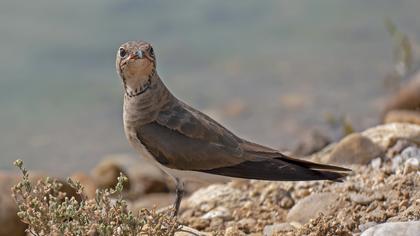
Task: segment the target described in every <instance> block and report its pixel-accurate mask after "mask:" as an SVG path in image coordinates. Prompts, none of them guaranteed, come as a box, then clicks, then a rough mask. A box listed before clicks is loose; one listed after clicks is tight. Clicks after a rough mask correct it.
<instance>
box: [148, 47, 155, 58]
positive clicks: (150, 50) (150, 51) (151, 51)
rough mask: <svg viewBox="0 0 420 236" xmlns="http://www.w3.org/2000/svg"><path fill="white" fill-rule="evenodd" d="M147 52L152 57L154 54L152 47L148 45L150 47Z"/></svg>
mask: <svg viewBox="0 0 420 236" xmlns="http://www.w3.org/2000/svg"><path fill="white" fill-rule="evenodd" d="M149 54H150V56H152V57H154V56H155V52H154V51H153V48H152V47H150V49H149Z"/></svg>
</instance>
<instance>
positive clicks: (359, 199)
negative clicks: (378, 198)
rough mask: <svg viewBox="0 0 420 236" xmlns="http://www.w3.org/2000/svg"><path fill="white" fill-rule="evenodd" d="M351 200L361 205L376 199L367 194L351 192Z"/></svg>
mask: <svg viewBox="0 0 420 236" xmlns="http://www.w3.org/2000/svg"><path fill="white" fill-rule="evenodd" d="M350 200H351V201H352V202H355V203H357V204H360V205H365V206H366V205H369V204H370V203H371V202H372V201H373V200H374V199H373V198H372V197H369V196H367V195H366V194H360V193H351V194H350Z"/></svg>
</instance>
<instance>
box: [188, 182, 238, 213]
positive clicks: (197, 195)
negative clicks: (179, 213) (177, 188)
mask: <svg viewBox="0 0 420 236" xmlns="http://www.w3.org/2000/svg"><path fill="white" fill-rule="evenodd" d="M241 196H242V191H241V190H239V189H236V188H232V187H230V186H228V185H223V184H213V185H210V186H208V187H206V188H202V189H199V190H198V191H196V192H194V193H193V194H192V195H191V196H190V197H189V198H188V199H187V200H186V201H185V205H186V206H187V207H188V208H198V207H200V205H202V204H206V203H209V202H228V201H238V200H239V199H240V198H241Z"/></svg>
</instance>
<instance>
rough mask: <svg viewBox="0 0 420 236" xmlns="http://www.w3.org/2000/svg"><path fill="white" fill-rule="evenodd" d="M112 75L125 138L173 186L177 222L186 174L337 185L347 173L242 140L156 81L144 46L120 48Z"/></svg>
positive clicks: (150, 51) (136, 43) (150, 56)
mask: <svg viewBox="0 0 420 236" xmlns="http://www.w3.org/2000/svg"><path fill="white" fill-rule="evenodd" d="M116 70H117V74H118V75H119V77H120V78H121V80H122V84H123V86H124V104H123V123H124V132H125V135H126V137H127V139H128V142H129V143H130V144H131V146H132V147H134V149H136V150H137V151H138V152H139V153H140V155H141V156H143V157H144V158H146V159H147V160H149V161H152V162H153V163H155V164H157V165H158V166H159V167H160V168H161V169H162V170H163V171H164V172H166V173H167V174H168V175H169V176H171V177H172V178H173V180H174V181H175V183H176V197H175V201H174V204H173V208H174V213H173V214H174V216H175V217H176V216H177V215H178V212H179V207H180V203H181V200H182V197H183V195H184V182H185V179H184V178H183V177H182V174H181V173H184V172H194V173H197V172H198V173H206V174H212V175H221V176H227V177H234V178H243V179H256V180H269V181H309V180H332V181H340V180H342V179H343V178H344V177H345V176H346V175H348V173H349V172H350V171H351V170H349V169H346V168H343V167H339V166H333V165H325V164H319V163H314V162H309V161H305V160H300V159H296V158H291V157H288V156H286V155H283V154H282V153H280V152H279V151H278V150H276V149H273V148H269V147H266V146H264V145H260V144H257V143H254V142H251V141H248V140H245V139H243V138H240V137H239V136H237V135H235V134H234V133H233V132H231V131H229V130H228V129H227V128H225V127H224V126H222V125H221V124H219V123H218V122H216V121H215V120H213V119H212V118H210V117H209V116H207V115H205V114H204V113H202V112H200V111H198V110H196V109H194V108H193V107H191V106H189V105H187V104H186V103H184V102H182V101H181V100H179V99H178V98H176V97H175V96H174V95H173V94H172V93H171V92H170V91H169V89H168V88H167V87H166V86H165V84H164V83H163V81H162V79H161V78H160V76H159V74H158V72H157V60H156V55H155V52H154V49H153V47H152V45H151V44H150V43H148V42H145V41H129V42H126V43H124V44H122V45H121V46H120V47H119V48H118V50H117V55H116Z"/></svg>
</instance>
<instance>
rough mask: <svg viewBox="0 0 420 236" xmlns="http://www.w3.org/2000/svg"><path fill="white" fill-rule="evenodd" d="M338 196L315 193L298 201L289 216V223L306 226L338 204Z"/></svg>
mask: <svg viewBox="0 0 420 236" xmlns="http://www.w3.org/2000/svg"><path fill="white" fill-rule="evenodd" d="M337 199H338V195H337V194H335V193H315V194H312V195H309V196H308V197H305V198H303V199H301V200H300V201H298V202H297V203H296V204H295V205H294V206H293V207H292V209H290V211H289V213H288V214H287V221H288V222H293V221H295V222H298V223H301V224H305V223H307V222H309V220H310V219H314V218H315V217H316V216H317V215H318V214H319V213H322V212H326V210H327V208H328V206H330V205H332V204H333V203H336V202H337Z"/></svg>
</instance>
